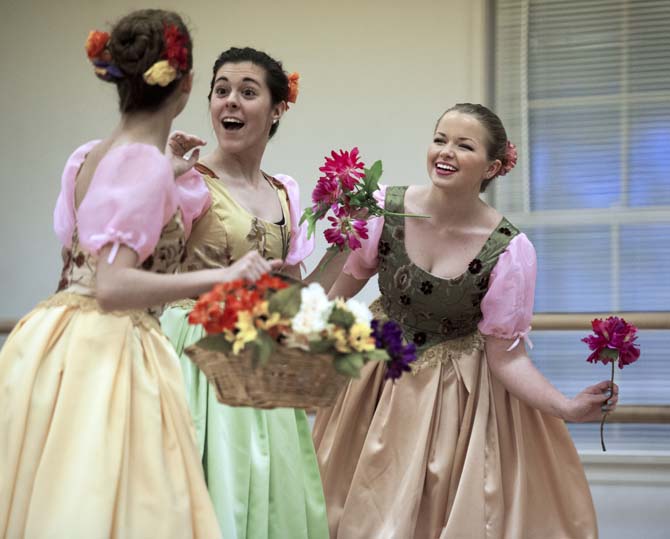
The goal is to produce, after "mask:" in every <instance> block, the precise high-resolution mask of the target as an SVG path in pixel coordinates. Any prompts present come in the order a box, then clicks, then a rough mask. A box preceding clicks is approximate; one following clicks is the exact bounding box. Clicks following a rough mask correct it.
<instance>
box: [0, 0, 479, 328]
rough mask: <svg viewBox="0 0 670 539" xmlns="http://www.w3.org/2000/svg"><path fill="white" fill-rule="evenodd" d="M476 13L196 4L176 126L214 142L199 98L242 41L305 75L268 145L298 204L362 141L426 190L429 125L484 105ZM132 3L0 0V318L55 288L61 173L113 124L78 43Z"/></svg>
mask: <svg viewBox="0 0 670 539" xmlns="http://www.w3.org/2000/svg"><path fill="white" fill-rule="evenodd" d="M485 5H486V2H485V0H415V1H413V2H411V3H405V2H390V1H387V2H385V1H377V0H373V1H364V0H339V1H337V2H333V1H326V0H312V1H308V0H304V1H301V0H288V1H277V0H275V1H271V0H254V1H253V2H238V1H235V2H233V1H230V0H224V1H218V2H207V1H205V0H193V1H192V2H190V3H188V11H187V12H186V15H187V17H188V19H189V23H190V24H189V26H190V28H191V29H192V34H193V38H194V42H195V49H194V55H195V66H194V69H195V73H196V83H195V88H194V92H193V95H192V97H191V101H190V103H189V105H188V107H187V109H186V111H185V112H184V113H183V114H182V116H180V117H179V118H178V119H177V122H176V124H175V127H176V128H179V129H184V130H189V131H192V132H196V133H199V134H201V135H203V136H206V138H208V139H209V141H210V144H213V143H214V138H213V135H212V131H211V128H210V127H209V117H208V112H207V107H206V99H205V96H206V95H207V92H208V88H209V79H210V69H211V65H212V63H213V61H214V59H215V58H216V56H217V55H218V53H219V52H220V51H222V50H223V49H225V48H227V47H229V46H233V45H251V46H254V47H256V48H260V49H264V50H266V51H267V52H269V53H270V54H272V55H274V56H276V57H277V58H279V59H281V60H283V61H284V65H285V68H286V70H287V71H299V72H300V74H301V94H300V98H299V100H298V103H297V104H296V105H294V106H293V107H292V109H291V111H290V112H289V113H288V114H287V115H286V116H285V118H284V120H283V122H282V125H281V128H280V130H279V132H278V134H277V136H276V137H275V139H274V140H273V142H272V143H271V144H270V145H269V147H268V151H267V153H266V159H265V162H264V167H265V169H266V170H267V171H268V172H271V173H276V172H285V173H288V174H291V175H293V176H295V177H297V178H298V179H299V180H300V182H301V185H302V186H303V188H304V191H305V195H308V192H307V190H308V189H309V188H310V186H311V185H312V184H313V182H314V181H315V180H316V179H317V177H318V175H317V172H318V166H319V165H320V163H321V160H322V157H323V156H324V155H325V154H326V153H327V152H328V151H329V150H331V149H338V148H350V147H353V146H355V145H358V146H359V147H360V150H361V152H362V155H363V158H364V159H365V160H366V162H372V161H374V160H376V159H382V160H383V162H384V167H385V170H386V172H385V175H384V178H385V181H386V182H387V183H395V184H399V183H406V182H421V181H424V178H425V177H426V175H425V150H426V147H427V144H428V143H429V141H430V136H431V134H432V127H433V124H434V122H435V120H436V118H437V117H438V116H439V114H440V113H441V112H442V111H443V109H445V108H447V107H448V106H449V105H451V104H453V103H454V102H456V101H459V100H472V101H481V100H483V99H484V93H485V91H484V90H485V82H486V79H485V67H486V66H485V50H484V43H485V31H484V28H485V22H484V21H485V9H484V6H485ZM136 6H137V4H136V2H131V1H130V0H119V1H115V2H111V1H96V2H93V1H83V0H60V1H58V2H53V1H51V0H42V1H37V0H23V1H21V2H19V1H12V0H10V1H9V2H8V1H7V0H5V1H4V2H3V7H4V8H5V9H3V16H2V17H1V18H0V40H1V41H0V45H1V46H0V59H1V62H2V64H1V65H2V72H3V75H2V82H0V85H1V88H2V101H1V105H0V106H2V124H1V126H0V133H1V135H2V138H1V141H2V143H1V144H0V162H1V163H2V164H3V166H2V172H0V175H1V178H2V181H1V188H2V191H1V193H2V195H1V197H0V230H2V239H1V240H0V242H1V243H0V245H1V247H2V250H1V252H2V259H1V261H0V298H2V301H0V319H2V318H16V317H19V316H21V315H22V314H23V313H25V312H26V311H27V310H29V309H30V308H31V307H32V306H33V305H34V304H35V303H36V302H37V301H39V300H40V299H41V298H44V297H45V296H47V295H48V294H50V293H51V292H52V291H53V290H54V288H55V287H56V284H57V282H58V273H59V269H60V268H59V247H58V245H57V242H56V238H55V236H54V235H53V232H52V228H51V220H52V209H53V205H54V202H55V199H56V196H57V194H58V189H59V182H60V174H61V171H62V167H63V164H64V162H65V160H66V158H67V156H68V155H69V153H70V152H71V151H72V150H73V149H74V148H75V147H76V146H77V145H79V144H80V143H82V142H84V141H86V140H90V139H92V138H96V137H102V136H105V135H106V133H107V132H108V131H109V130H110V129H111V128H112V126H113V125H114V123H115V122H116V119H117V113H116V97H115V93H114V88H113V86H112V85H109V84H106V83H104V82H102V81H99V80H98V79H96V78H95V76H94V75H93V73H92V69H91V67H90V64H89V63H88V61H87V59H86V56H85V53H84V49H83V46H84V41H85V39H86V36H87V34H88V31H89V30H90V29H92V28H99V29H108V28H109V25H108V24H107V23H109V22H113V21H114V20H115V19H116V18H118V17H119V16H120V15H123V14H125V13H126V12H127V11H130V10H131V9H134V8H135V7H136ZM184 6H185V4H184V3H183V2H175V1H171V0H168V1H164V2H160V3H158V2H153V1H150V2H145V3H144V4H143V6H142V7H163V8H166V9H176V10H177V11H179V12H182V9H183V8H184ZM304 201H305V202H306V201H307V196H305V197H304ZM321 243H322V242H321ZM317 254H318V253H317ZM316 258H317V256H316V255H315V256H313V257H312V260H311V264H314V263H315V261H316ZM373 294H374V292H373V291H370V292H368V293H367V297H368V298H369V297H371V296H372V295H373Z"/></svg>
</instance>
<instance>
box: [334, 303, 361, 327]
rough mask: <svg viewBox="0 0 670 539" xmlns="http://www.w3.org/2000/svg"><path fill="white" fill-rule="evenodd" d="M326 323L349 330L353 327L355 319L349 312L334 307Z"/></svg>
mask: <svg viewBox="0 0 670 539" xmlns="http://www.w3.org/2000/svg"><path fill="white" fill-rule="evenodd" d="M328 322H330V323H331V324H335V325H336V326H340V327H343V328H345V329H349V328H350V327H351V326H353V325H354V322H356V317H355V316H354V315H353V314H351V313H350V312H349V311H347V310H345V309H342V308H340V307H337V306H335V307H333V311H332V312H331V313H330V317H329V318H328Z"/></svg>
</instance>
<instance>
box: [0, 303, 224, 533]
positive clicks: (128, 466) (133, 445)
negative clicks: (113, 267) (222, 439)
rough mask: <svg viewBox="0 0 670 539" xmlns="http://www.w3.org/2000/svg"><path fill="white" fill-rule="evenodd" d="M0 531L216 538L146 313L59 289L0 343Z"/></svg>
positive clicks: (168, 351)
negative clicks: (108, 309) (102, 307)
mask: <svg viewBox="0 0 670 539" xmlns="http://www.w3.org/2000/svg"><path fill="white" fill-rule="evenodd" d="M0 463H1V465H0V537H7V538H9V539H15V538H16V539H18V538H24V537H25V538H40V539H43V538H64V537H67V538H68V539H77V538H81V539H84V538H85V539H96V538H105V539H106V538H109V537H113V538H124V539H125V538H131V539H132V538H161V539H165V538H175V539H185V538H191V537H198V538H206V539H210V538H213V537H214V538H215V537H219V536H220V532H219V528H218V524H217V520H216V517H215V514H214V510H213V508H212V504H211V501H210V499H209V495H208V493H207V487H206V485H205V481H204V476H203V472H202V466H201V462H200V457H199V454H198V451H197V449H196V444H195V435H194V430H193V426H192V424H191V418H190V414H189V410H188V406H187V403H186V398H185V393H184V387H183V382H182V376H181V371H180V368H179V362H178V360H177V357H176V355H175V353H174V350H173V348H172V346H171V344H170V342H169V341H168V340H167V339H166V338H165V337H164V336H163V335H162V333H161V332H160V328H159V326H158V323H157V321H156V320H155V319H153V318H152V317H151V316H149V315H148V314H146V313H143V312H141V311H135V312H128V313H114V314H112V313H103V312H100V311H99V310H98V308H97V303H96V302H95V300H93V299H91V298H86V297H83V296H78V295H76V294H69V293H60V294H57V295H56V296H53V297H52V298H50V299H49V300H48V301H46V302H44V303H43V304H41V305H40V306H38V307H37V308H35V309H34V310H33V311H32V312H30V313H29V314H28V315H27V316H26V317H24V318H23V319H22V320H21V321H20V323H19V324H18V325H17V327H16V328H15V329H14V331H13V332H12V333H11V335H10V336H9V337H8V339H7V341H6V343H5V345H4V347H3V349H2V351H0Z"/></svg>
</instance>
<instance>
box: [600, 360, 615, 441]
mask: <svg viewBox="0 0 670 539" xmlns="http://www.w3.org/2000/svg"><path fill="white" fill-rule="evenodd" d="M614 363H615V362H614V360H612V377H611V379H610V394H609V396H608V397H607V401H605V402H606V403H607V402H608V401H609V400H610V399H611V398H612V396H613V395H614ZM608 413H609V412H605V413H604V414H603V418H602V419H601V420H600V446H601V447H602V448H603V451H604V452H606V451H607V448H606V447H605V436H604V429H605V419H607V414H608Z"/></svg>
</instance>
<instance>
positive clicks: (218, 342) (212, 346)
mask: <svg viewBox="0 0 670 539" xmlns="http://www.w3.org/2000/svg"><path fill="white" fill-rule="evenodd" d="M195 344H196V345H197V346H199V347H200V348H204V349H205V350H213V351H215V352H224V353H227V354H228V353H230V352H231V351H232V349H233V345H232V344H231V343H229V342H228V341H227V340H226V339H225V337H224V336H223V335H207V336H206V337H203V338H202V339H200V340H199V341H198V342H196V343H195Z"/></svg>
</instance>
